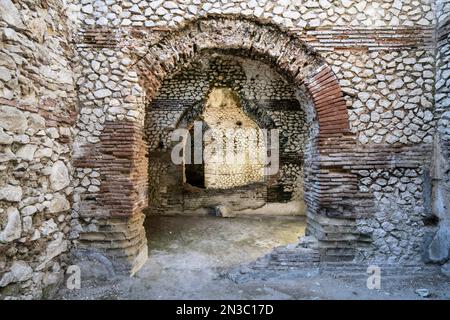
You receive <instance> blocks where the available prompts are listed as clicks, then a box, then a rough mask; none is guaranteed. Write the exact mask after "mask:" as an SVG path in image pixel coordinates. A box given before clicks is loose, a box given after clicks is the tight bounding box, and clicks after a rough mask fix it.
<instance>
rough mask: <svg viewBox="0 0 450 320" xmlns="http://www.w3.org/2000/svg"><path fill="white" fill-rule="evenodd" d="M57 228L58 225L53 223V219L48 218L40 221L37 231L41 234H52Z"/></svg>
mask: <svg viewBox="0 0 450 320" xmlns="http://www.w3.org/2000/svg"><path fill="white" fill-rule="evenodd" d="M57 230H58V225H57V224H56V223H55V221H54V220H53V219H49V220H47V221H44V223H42V225H41V227H40V228H39V231H40V232H41V234H42V235H44V236H48V235H49V234H52V233H54V232H56V231H57Z"/></svg>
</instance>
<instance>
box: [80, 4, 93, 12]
mask: <svg viewBox="0 0 450 320" xmlns="http://www.w3.org/2000/svg"><path fill="white" fill-rule="evenodd" d="M81 12H83V13H86V14H91V13H93V12H94V8H93V7H92V5H91V4H88V5H85V6H83V7H82V8H81Z"/></svg>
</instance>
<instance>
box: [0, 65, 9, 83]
mask: <svg viewBox="0 0 450 320" xmlns="http://www.w3.org/2000/svg"><path fill="white" fill-rule="evenodd" d="M11 79H12V74H11V71H10V70H9V69H6V68H5V67H2V66H0V80H2V81H3V82H8V81H9V80H11Z"/></svg>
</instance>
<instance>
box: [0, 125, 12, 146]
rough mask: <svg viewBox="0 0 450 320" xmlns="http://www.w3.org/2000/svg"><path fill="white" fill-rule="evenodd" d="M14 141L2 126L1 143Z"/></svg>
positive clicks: (0, 129)
mask: <svg viewBox="0 0 450 320" xmlns="http://www.w3.org/2000/svg"><path fill="white" fill-rule="evenodd" d="M11 143H13V138H12V137H11V136H10V135H8V134H6V133H5V132H4V131H3V129H2V128H0V144H11Z"/></svg>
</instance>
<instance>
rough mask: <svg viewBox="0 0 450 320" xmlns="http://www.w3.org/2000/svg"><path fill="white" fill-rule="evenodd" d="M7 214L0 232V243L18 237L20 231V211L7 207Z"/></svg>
mask: <svg viewBox="0 0 450 320" xmlns="http://www.w3.org/2000/svg"><path fill="white" fill-rule="evenodd" d="M6 214H7V216H8V218H7V221H6V226H5V228H4V229H3V230H2V231H1V232H0V243H2V242H3V243H5V242H11V241H13V240H16V239H19V238H20V236H21V233H22V222H21V220H20V213H19V210H17V209H16V208H14V207H9V208H8V209H7V210H6Z"/></svg>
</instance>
